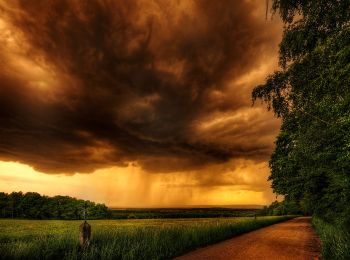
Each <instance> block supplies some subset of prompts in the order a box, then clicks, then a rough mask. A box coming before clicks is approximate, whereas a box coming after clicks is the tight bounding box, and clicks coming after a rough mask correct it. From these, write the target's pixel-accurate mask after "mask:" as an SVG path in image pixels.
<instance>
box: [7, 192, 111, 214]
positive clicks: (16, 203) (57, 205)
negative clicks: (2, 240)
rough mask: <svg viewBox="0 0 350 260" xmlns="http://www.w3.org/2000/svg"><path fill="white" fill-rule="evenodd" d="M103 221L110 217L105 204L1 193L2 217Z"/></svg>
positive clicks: (16, 193) (29, 193)
mask: <svg viewBox="0 0 350 260" xmlns="http://www.w3.org/2000/svg"><path fill="white" fill-rule="evenodd" d="M84 214H85V216H86V218H87V219H102V218H107V217H109V216H110V212H109V210H108V208H107V207H106V206H105V205H104V204H95V203H94V202H91V201H84V200H78V199H76V198H72V197H69V196H55V197H48V196H41V195H40V194H39V193H36V192H27V193H22V192H12V193H10V194H7V193H4V192H0V216H1V217H3V218H28V219H84Z"/></svg>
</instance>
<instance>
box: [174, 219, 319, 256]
mask: <svg viewBox="0 0 350 260" xmlns="http://www.w3.org/2000/svg"><path fill="white" fill-rule="evenodd" d="M319 250H320V245H319V240H318V238H317V236H316V234H315V232H314V230H313V228H312V226H311V218H309V217H300V218H295V219H292V220H288V221H286V222H283V223H279V224H275V225H272V226H269V227H265V228H262V229H259V230H256V231H253V232H250V233H246V234H243V235H240V236H238V237H235V238H232V239H229V240H226V241H223V242H221V243H218V244H214V245H211V246H208V247H204V248H200V249H198V250H195V251H192V252H190V253H188V254H186V255H183V256H180V257H178V258H176V259H177V260H195V259H200V260H204V259H213V260H214V259H215V260H216V259H242V260H249V259H268V260H275V259H276V260H292V259H293V260H299V259H313V260H314V259H318V256H319Z"/></svg>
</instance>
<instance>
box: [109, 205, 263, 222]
mask: <svg viewBox="0 0 350 260" xmlns="http://www.w3.org/2000/svg"><path fill="white" fill-rule="evenodd" d="M111 212H112V214H111V215H112V218H114V219H132V218H136V219H147V218H216V217H253V216H255V215H260V213H261V209H259V208H255V209H246V208H243V209H242V208H168V209H164V208H162V209H157V208H154V209H111Z"/></svg>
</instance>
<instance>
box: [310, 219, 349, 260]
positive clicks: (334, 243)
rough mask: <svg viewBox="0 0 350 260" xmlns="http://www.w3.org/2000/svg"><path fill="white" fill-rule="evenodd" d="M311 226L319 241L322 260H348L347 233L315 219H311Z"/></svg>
mask: <svg viewBox="0 0 350 260" xmlns="http://www.w3.org/2000/svg"><path fill="white" fill-rule="evenodd" d="M312 224H313V226H314V227H315V229H316V232H317V234H318V235H319V237H320V239H321V243H322V257H323V259H325V260H348V259H350V234H349V233H348V232H346V231H345V230H343V229H341V228H339V227H336V226H333V225H331V224H328V223H326V222H324V221H322V220H321V219H319V218H316V217H313V219H312Z"/></svg>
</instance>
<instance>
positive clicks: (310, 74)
mask: <svg viewBox="0 0 350 260" xmlns="http://www.w3.org/2000/svg"><path fill="white" fill-rule="evenodd" d="M272 8H273V11H274V12H278V13H279V15H280V16H281V18H282V20H283V22H284V23H285V27H284V33H283V39H282V42H281V43H280V50H279V62H280V70H279V71H276V72H275V73H274V74H272V75H270V76H268V78H267V80H266V82H265V84H263V85H259V86H257V87H255V89H254V90H253V93H252V97H253V100H254V101H256V100H257V99H261V100H263V101H264V102H266V103H267V104H268V108H269V109H273V111H274V112H275V114H276V116H278V117H280V118H281V119H282V125H281V129H280V133H279V136H278V137H277V140H276V148H275V151H274V152H273V154H272V156H271V160H270V168H271V175H270V177H269V179H270V180H271V181H272V187H273V189H274V191H275V192H276V193H278V194H283V195H285V196H286V199H287V200H288V199H289V200H295V201H298V203H300V205H301V206H302V208H303V209H304V211H305V212H307V213H310V214H315V215H318V216H319V217H321V218H322V219H324V220H326V221H328V222H331V223H334V224H338V225H341V226H346V227H347V228H350V206H349V204H348V203H349V201H350V131H349V130H350V20H349V18H350V17H349V16H350V1H345V0H343V1H342V0H327V1H326V0H312V1H306V0H274V1H273V7H272Z"/></svg>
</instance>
